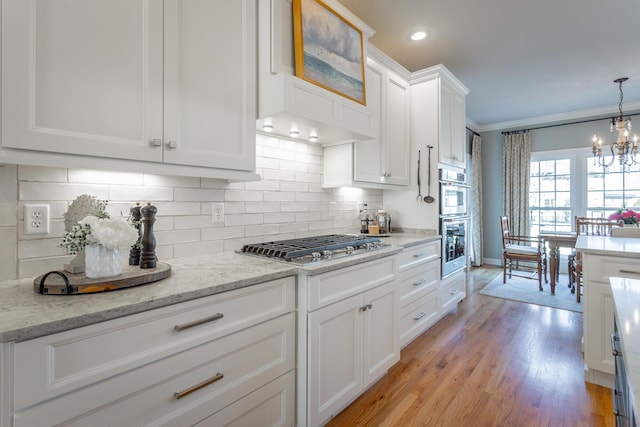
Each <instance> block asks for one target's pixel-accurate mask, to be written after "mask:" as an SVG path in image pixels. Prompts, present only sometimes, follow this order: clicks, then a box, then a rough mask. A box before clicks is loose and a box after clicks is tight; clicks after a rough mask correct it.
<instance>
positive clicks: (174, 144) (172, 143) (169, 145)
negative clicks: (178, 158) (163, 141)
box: [167, 141, 178, 150]
mask: <svg viewBox="0 0 640 427" xmlns="http://www.w3.org/2000/svg"><path fill="white" fill-rule="evenodd" d="M167 148H168V149H169V150H175V149H176V148H178V143H177V142H175V141H169V142H167Z"/></svg>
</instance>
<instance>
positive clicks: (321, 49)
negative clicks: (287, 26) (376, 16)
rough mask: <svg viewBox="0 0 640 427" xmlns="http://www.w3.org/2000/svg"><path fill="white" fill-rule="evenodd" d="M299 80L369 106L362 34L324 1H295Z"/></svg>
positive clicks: (294, 22)
mask: <svg viewBox="0 0 640 427" xmlns="http://www.w3.org/2000/svg"><path fill="white" fill-rule="evenodd" d="M293 25H294V49H295V65H296V76H297V77H299V78H301V79H304V80H307V81H309V82H311V83H314V84H316V85H318V86H321V87H323V88H325V89H328V90H330V91H332V92H335V93H337V94H339V95H342V96H344V97H346V98H349V99H351V100H353V101H356V102H358V103H360V104H362V105H366V94H365V82H364V70H365V68H364V67H365V59H364V52H363V44H362V43H363V42H362V31H360V30H359V29H357V28H356V27H354V26H353V24H351V23H350V22H349V21H347V20H346V19H345V18H343V17H342V16H340V15H339V14H338V13H337V12H336V11H335V10H333V9H331V8H330V7H329V6H327V5H326V4H325V3H324V2H322V1H321V0H294V2H293Z"/></svg>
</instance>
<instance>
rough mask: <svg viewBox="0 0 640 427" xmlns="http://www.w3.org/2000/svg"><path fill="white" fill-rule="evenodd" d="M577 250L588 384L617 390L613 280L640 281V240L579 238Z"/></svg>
mask: <svg viewBox="0 0 640 427" xmlns="http://www.w3.org/2000/svg"><path fill="white" fill-rule="evenodd" d="M576 250H577V251H579V252H581V253H582V274H583V279H582V287H583V289H584V300H583V304H584V310H583V314H584V320H583V343H584V361H585V380H586V381H588V382H591V383H595V384H599V385H602V386H604V387H608V388H613V381H614V379H613V377H614V358H613V355H612V353H611V334H612V333H613V318H614V302H613V295H612V292H611V285H610V283H609V279H610V278H611V277H631V278H633V277H635V278H638V277H640V266H639V265H638V263H639V261H640V239H638V238H628V237H607V236H579V237H578V240H577V242H576Z"/></svg>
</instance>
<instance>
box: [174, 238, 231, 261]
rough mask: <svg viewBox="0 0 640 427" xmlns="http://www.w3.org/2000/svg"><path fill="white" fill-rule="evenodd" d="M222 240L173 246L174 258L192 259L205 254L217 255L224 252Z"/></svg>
mask: <svg viewBox="0 0 640 427" xmlns="http://www.w3.org/2000/svg"><path fill="white" fill-rule="evenodd" d="M223 247H224V245H223V243H222V240H216V241H203V242H195V243H186V244H177V245H174V246H173V256H175V257H177V258H180V257H190V256H198V255H203V254H216V253H220V252H222V251H223Z"/></svg>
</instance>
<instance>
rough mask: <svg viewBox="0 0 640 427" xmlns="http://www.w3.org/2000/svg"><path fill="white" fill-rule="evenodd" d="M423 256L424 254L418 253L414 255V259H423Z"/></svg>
mask: <svg viewBox="0 0 640 427" xmlns="http://www.w3.org/2000/svg"><path fill="white" fill-rule="evenodd" d="M423 256H425V253H424V252H418V253H417V254H413V257H414V258H422V257H423Z"/></svg>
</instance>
